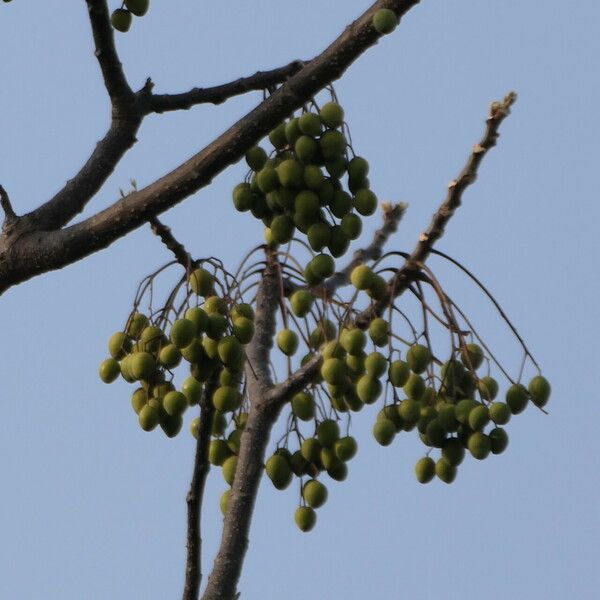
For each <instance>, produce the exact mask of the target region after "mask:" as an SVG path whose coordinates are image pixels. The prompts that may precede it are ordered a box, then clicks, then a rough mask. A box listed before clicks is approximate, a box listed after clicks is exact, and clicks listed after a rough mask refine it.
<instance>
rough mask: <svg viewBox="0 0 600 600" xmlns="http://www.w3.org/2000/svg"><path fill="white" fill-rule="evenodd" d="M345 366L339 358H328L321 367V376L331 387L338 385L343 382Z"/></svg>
mask: <svg viewBox="0 0 600 600" xmlns="http://www.w3.org/2000/svg"><path fill="white" fill-rule="evenodd" d="M345 375H346V365H345V364H344V362H343V361H342V360H340V359H339V358H328V359H327V360H326V361H325V362H324V363H323V365H322V366H321V376H322V377H323V379H324V380H325V381H326V382H327V383H330V384H331V385H340V384H342V383H343V382H344V378H345Z"/></svg>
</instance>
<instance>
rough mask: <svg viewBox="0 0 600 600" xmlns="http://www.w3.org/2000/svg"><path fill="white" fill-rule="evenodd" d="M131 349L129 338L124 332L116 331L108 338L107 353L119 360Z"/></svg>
mask: <svg viewBox="0 0 600 600" xmlns="http://www.w3.org/2000/svg"><path fill="white" fill-rule="evenodd" d="M130 349H131V340H130V339H129V337H128V336H127V334H126V333H123V332H122V331H117V333H113V334H112V335H111V336H110V338H109V339H108V353H109V354H110V355H111V356H112V357H113V358H116V359H117V360H121V359H122V358H123V357H124V356H125V354H127V352H129V350H130Z"/></svg>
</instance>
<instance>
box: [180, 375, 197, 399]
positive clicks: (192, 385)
mask: <svg viewBox="0 0 600 600" xmlns="http://www.w3.org/2000/svg"><path fill="white" fill-rule="evenodd" d="M181 392H182V394H183V395H184V396H185V397H186V399H187V401H188V404H189V405H190V406H194V405H195V404H198V402H200V398H201V397H202V384H201V383H200V382H199V381H198V380H197V379H195V378H194V377H192V376H190V377H188V378H187V379H185V380H184V381H183V383H182V384H181Z"/></svg>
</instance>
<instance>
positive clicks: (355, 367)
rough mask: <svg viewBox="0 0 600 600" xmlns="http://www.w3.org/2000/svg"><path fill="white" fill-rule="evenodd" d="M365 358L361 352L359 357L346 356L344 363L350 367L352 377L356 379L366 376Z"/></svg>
mask: <svg viewBox="0 0 600 600" xmlns="http://www.w3.org/2000/svg"><path fill="white" fill-rule="evenodd" d="M365 358H366V355H365V353H364V352H360V353H359V354H357V355H353V354H346V356H345V357H344V362H345V363H346V366H347V367H348V370H349V371H350V372H349V375H350V377H353V378H356V377H357V376H359V375H364V374H365Z"/></svg>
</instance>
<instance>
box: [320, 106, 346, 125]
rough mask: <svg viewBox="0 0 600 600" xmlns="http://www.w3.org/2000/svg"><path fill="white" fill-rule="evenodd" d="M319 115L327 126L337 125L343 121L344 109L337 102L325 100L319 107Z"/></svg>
mask: <svg viewBox="0 0 600 600" xmlns="http://www.w3.org/2000/svg"><path fill="white" fill-rule="evenodd" d="M319 117H320V118H321V121H322V122H323V123H324V124H325V125H327V127H339V126H340V125H341V124H342V123H343V122H344V109H343V108H342V107H341V106H340V105H339V104H338V103H337V102H327V103H326V104H323V106H322V107H321V110H320V111H319Z"/></svg>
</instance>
